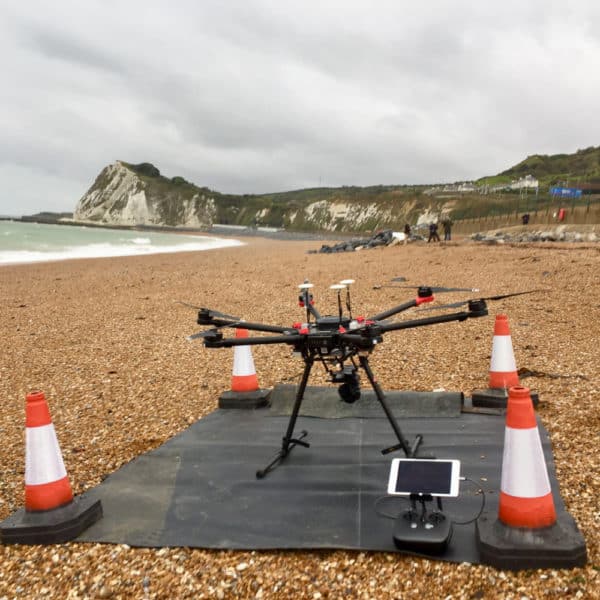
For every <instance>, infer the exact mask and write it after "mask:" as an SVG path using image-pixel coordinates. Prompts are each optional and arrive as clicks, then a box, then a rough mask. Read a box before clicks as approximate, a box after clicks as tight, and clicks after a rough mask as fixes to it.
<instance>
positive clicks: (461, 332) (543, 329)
mask: <svg viewBox="0 0 600 600" xmlns="http://www.w3.org/2000/svg"><path fill="white" fill-rule="evenodd" d="M246 241H247V245H246V246H243V247H236V248H227V249H222V250H216V251H205V252H196V253H180V254H171V255H153V256H146V257H129V258H118V259H97V260H75V261H64V262H58V263H49V264H31V265H18V266H8V267H2V268H0V280H1V286H0V304H1V306H2V319H1V320H0V331H1V339H2V355H1V356H2V360H1V361H0V392H1V398H2V411H1V414H0V435H1V436H2V442H3V443H2V445H1V446H0V466H1V468H2V478H1V480H0V518H2V519H4V518H6V517H7V516H8V515H10V514H11V513H12V512H14V511H15V510H16V509H17V508H19V507H21V506H22V505H23V499H24V482H23V472H24V443H23V438H24V436H23V431H24V404H25V395H26V394H27V392H29V391H32V390H34V389H40V390H43V391H44V392H45V393H46V397H47V398H48V401H49V405H50V411H51V414H52V418H53V422H54V425H55V427H56V430H57V434H58V438H59V441H60V445H61V449H62V453H63V458H64V461H65V464H66V467H67V472H68V473H69V477H70V479H71V484H72V486H73V489H74V492H75V493H76V494H79V493H81V492H83V491H85V490H87V489H90V488H92V487H94V486H96V485H97V484H98V483H100V482H101V481H102V480H103V478H105V477H106V476H107V475H109V474H110V473H112V472H113V471H115V470H116V469H118V468H119V467H120V466H122V465H124V464H125V463H127V462H128V461H130V460H132V459H133V458H135V457H136V456H139V455H140V454H141V453H143V452H146V451H148V450H150V449H152V448H155V447H157V446H159V445H160V444H162V443H163V442H164V441H166V440H167V439H169V438H170V437H172V436H173V435H175V434H176V433H178V432H180V431H182V430H183V429H185V428H186V427H187V426H189V424H191V423H193V422H194V421H195V420H197V419H199V418H201V417H202V416H203V415H206V414H207V413H209V412H211V411H212V410H214V409H215V408H216V406H217V399H218V396H219V394H220V393H221V392H222V391H223V390H226V389H229V385H230V378H231V362H232V358H231V357H232V354H231V351H230V350H210V349H206V348H204V347H203V346H202V344H201V343H200V342H195V343H190V342H188V341H187V340H186V336H187V335H189V334H190V333H194V332H195V331H198V330H199V327H198V326H197V325H195V320H196V313H195V311H194V310H192V309H189V308H187V307H185V306H184V305H182V304H178V303H177V301H183V302H188V303H191V304H195V305H197V306H207V307H209V308H215V309H218V310H221V311H223V312H226V313H229V314H234V315H240V316H243V317H244V318H246V319H248V320H256V321H266V322H274V323H278V324H283V325H288V324H291V323H293V322H294V321H298V320H301V318H302V313H301V312H300V309H299V308H298V307H297V295H298V288H297V285H298V284H299V283H301V282H302V281H303V280H304V279H305V278H308V279H310V280H311V281H312V282H313V283H314V284H315V288H314V290H313V291H314V293H315V298H316V301H317V303H318V306H319V307H320V309H321V311H322V312H323V313H330V314H332V313H335V311H336V296H334V292H332V291H330V290H329V285H330V284H332V283H337V282H338V281H339V280H341V279H344V278H352V279H355V280H356V284H355V285H354V287H353V290H352V296H353V303H354V313H355V314H356V315H358V314H365V315H366V314H369V313H370V314H373V313H376V312H378V311H380V310H382V309H385V308H388V307H390V306H393V305H394V304H399V303H401V302H404V301H405V300H407V299H409V298H411V297H412V292H411V290H406V289H392V288H381V289H378V290H374V289H373V286H375V285H381V284H386V283H389V282H390V279H391V278H392V277H398V276H404V277H406V278H407V284H415V285H418V284H430V285H446V286H456V287H475V288H480V290H481V292H480V293H481V295H485V296H488V295H496V294H501V293H508V292H511V291H521V290H529V289H539V290H541V291H540V293H537V294H530V295H525V296H520V297H514V298H508V299H505V300H502V301H499V302H496V303H493V304H490V315H491V316H490V317H488V318H487V319H471V320H468V321H466V322H464V323H452V324H445V325H438V326H435V327H429V328H418V329H414V330H411V331H402V332H395V333H391V334H388V335H387V336H386V338H385V341H384V344H383V345H382V346H381V347H380V348H378V349H377V350H376V351H375V353H374V354H373V357H372V360H371V364H372V366H373V368H374V370H375V371H376V373H377V375H378V377H379V381H380V383H381V384H382V385H383V387H384V388H387V389H415V390H431V389H436V388H446V389H448V390H462V391H464V392H465V393H467V394H468V393H470V392H471V391H472V390H473V389H476V388H481V387H485V386H486V384H487V375H488V369H489V359H490V353H491V341H492V335H493V316H494V315H495V314H496V313H500V312H503V313H506V314H507V315H508V317H509V322H510V326H511V333H512V338H513V346H514V350H515V357H516V361H517V366H518V367H519V368H521V369H526V370H527V371H528V372H529V373H530V374H532V375H533V376H530V377H528V378H523V379H522V381H521V383H522V384H523V385H527V386H529V387H531V388H532V389H533V390H535V391H537V392H538V393H539V396H540V405H539V407H538V412H539V414H540V416H541V419H542V421H543V423H544V425H545V427H546V428H547V429H548V431H549V434H550V438H551V441H552V445H553V450H554V456H555V462H556V469H557V477H558V480H559V484H560V487H561V495H562V497H563V499H564V501H565V503H566V505H567V509H568V510H569V512H570V513H571V514H572V515H573V516H574V518H575V519H576V521H577V523H578V525H579V527H580V529H581V531H582V533H583V535H584V537H585V539H586V543H587V549H588V559H589V560H588V565H587V566H586V567H584V568H577V569H572V570H558V569H543V570H531V571H522V572H517V573H513V572H504V571H498V570H496V569H493V568H491V567H486V566H480V565H470V564H466V563H465V564H455V563H445V562H442V561H433V560H425V559H421V558H416V557H412V556H402V555H398V554H394V553H377V552H369V553H363V552H346V551H315V552H304V551H303V552H289V551H285V552H284V551H281V552H238V551H236V552H223V551H207V550H199V549H189V548H162V549H136V548H130V547H128V546H124V545H109V544H105V545H101V544H75V543H70V544H64V545H57V546H47V547H39V546H32V547H26V546H0V599H2V598H19V597H23V598H33V597H35V598H302V599H303V598H312V599H319V598H340V597H348V598H361V599H363V598H364V599H366V598H373V599H387V598H412V597H414V598H442V599H443V598H448V599H450V598H452V599H459V598H465V599H477V598H514V599H516V600H524V599H525V598H529V599H534V598H552V597H561V598H564V597H568V598H600V593H599V592H598V589H600V574H599V573H598V571H599V570H600V545H599V542H600V503H599V500H598V498H599V497H600V458H599V457H600V452H599V450H600V411H599V410H598V401H599V400H600V375H599V367H598V365H599V364H600V351H599V344H598V340H599V333H600V301H599V300H598V298H599V297H600V276H599V273H600V268H599V267H600V247H599V245H598V244H580V243H573V244H569V245H565V244H560V243H555V244H553V243H542V242H536V243H535V244H520V245H511V244H509V243H507V244H504V245H501V246H495V245H487V244H479V243H476V242H474V241H471V240H468V239H463V240H458V241H456V242H452V243H447V244H443V243H442V244H436V245H434V246H432V245H431V244H429V245H428V244H424V243H414V244H410V245H408V246H394V247H385V248H375V249H372V250H369V251H368V252H359V253H348V254H336V255H328V254H318V255H315V254H311V255H308V254H307V251H308V250H310V249H311V248H313V247H314V241H286V242H284V241H278V240H266V239H261V238H252V239H247V240H246ZM467 297H469V294H465V293H450V294H443V295H442V294H440V295H439V296H438V301H441V302H452V301H457V300H460V299H466V298H467ZM428 314H431V313H428ZM253 356H254V361H255V364H256V367H257V373H258V376H259V380H260V384H261V387H271V386H273V385H275V384H276V383H280V382H288V381H294V380H295V379H294V378H295V376H297V375H298V373H299V371H300V370H301V369H300V365H299V364H298V363H297V362H294V361H291V360H290V359H289V353H288V352H287V351H286V350H285V349H283V350H282V348H281V347H275V346H260V347H255V348H254V349H253ZM315 371H317V370H315ZM310 383H311V384H313V385H318V384H321V383H325V379H324V377H323V375H322V374H321V373H320V372H316V373H315V375H314V377H312V378H311V382H310Z"/></svg>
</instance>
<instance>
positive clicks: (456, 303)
mask: <svg viewBox="0 0 600 600" xmlns="http://www.w3.org/2000/svg"><path fill="white" fill-rule="evenodd" d="M539 291H540V290H528V291H526V292H513V293H512V294H500V295H499V296H487V297H485V298H477V300H484V301H487V300H502V299H503V298H511V297H512V296H522V295H523V294H534V293H535V292H539ZM469 302H473V299H471V300H462V301H460V302H452V303H451V304H442V305H441V306H429V307H427V308H422V309H421V310H420V311H419V312H424V311H426V310H441V309H443V308H459V307H461V306H466V305H467V304H469Z"/></svg>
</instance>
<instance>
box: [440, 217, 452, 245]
mask: <svg viewBox="0 0 600 600" xmlns="http://www.w3.org/2000/svg"><path fill="white" fill-rule="evenodd" d="M442 226H443V227H444V241H445V242H449V241H450V240H451V239H452V221H451V220H450V219H449V218H448V219H444V220H443V222H442Z"/></svg>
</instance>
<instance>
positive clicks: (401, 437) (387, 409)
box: [358, 356, 423, 458]
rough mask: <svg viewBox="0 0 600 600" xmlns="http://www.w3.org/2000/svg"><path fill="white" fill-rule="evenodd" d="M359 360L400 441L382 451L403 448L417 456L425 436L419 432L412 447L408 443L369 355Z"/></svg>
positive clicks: (406, 452)
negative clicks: (376, 375)
mask: <svg viewBox="0 0 600 600" xmlns="http://www.w3.org/2000/svg"><path fill="white" fill-rule="evenodd" d="M358 360H359V361H360V366H361V367H362V368H363V369H364V371H365V373H366V374H367V378H368V379H369V382H370V383H371V386H372V387H373V390H374V391H375V395H376V396H377V400H379V403H380V404H381V407H382V408H383V410H384V412H385V416H386V417H387V418H388V421H389V422H390V425H391V426H392V429H393V430H394V433H395V434H396V437H397V438H398V442H399V443H398V444H397V445H395V446H392V447H391V448H386V449H385V450H382V451H381V453H382V454H388V453H389V452H394V451H395V450H400V449H402V450H404V454H405V455H406V456H407V457H409V458H410V457H413V456H415V454H416V453H417V448H418V447H419V444H420V443H421V442H422V441H423V436H422V435H420V434H419V435H418V436H417V437H416V438H415V441H414V443H413V446H412V448H411V447H410V446H409V445H408V442H407V441H406V438H405V437H404V435H402V431H401V429H400V426H399V425H398V421H396V417H394V414H393V413H392V411H391V409H390V407H389V405H388V403H387V401H386V399H385V394H384V393H383V390H382V389H381V386H380V385H379V383H377V380H376V379H375V376H374V375H373V371H371V366H370V365H369V359H368V357H366V356H359V357H358Z"/></svg>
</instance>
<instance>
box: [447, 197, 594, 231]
mask: <svg viewBox="0 0 600 600" xmlns="http://www.w3.org/2000/svg"><path fill="white" fill-rule="evenodd" d="M524 214H528V215H529V222H528V224H527V226H528V227H530V228H539V227H542V226H544V227H551V226H554V225H561V224H570V225H598V224H600V197H597V198H584V200H583V201H581V200H580V201H578V203H571V202H570V201H566V202H565V203H564V204H563V205H559V204H558V203H557V202H556V201H555V200H554V201H550V202H549V201H544V202H540V203H539V204H538V205H537V206H522V207H520V210H515V211H513V212H510V213H505V214H501V215H485V216H483V215H482V216H480V217H474V218H471V219H460V220H456V221H455V222H454V226H453V228H452V232H453V233H457V234H462V235H469V234H471V233H477V232H478V231H489V230H491V229H502V228H504V227H514V226H516V225H522V224H523V215H524Z"/></svg>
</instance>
